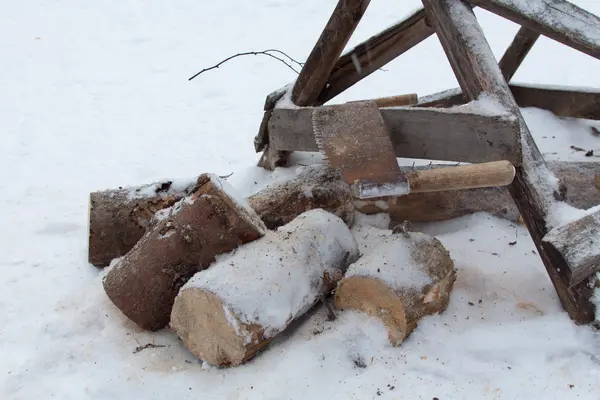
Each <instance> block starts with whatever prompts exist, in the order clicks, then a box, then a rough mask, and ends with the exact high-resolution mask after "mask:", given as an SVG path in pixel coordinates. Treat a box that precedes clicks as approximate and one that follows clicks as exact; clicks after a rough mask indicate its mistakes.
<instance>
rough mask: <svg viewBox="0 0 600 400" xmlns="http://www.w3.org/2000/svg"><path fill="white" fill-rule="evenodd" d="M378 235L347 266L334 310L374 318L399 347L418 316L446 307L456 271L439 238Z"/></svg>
mask: <svg viewBox="0 0 600 400" xmlns="http://www.w3.org/2000/svg"><path fill="white" fill-rule="evenodd" d="M367 228H368V227H367ZM377 231H378V232H375V233H374V234H373V235H372V236H374V237H377V238H378V242H379V243H378V244H377V245H375V246H374V247H373V248H372V249H371V250H370V251H368V252H366V253H365V254H364V255H363V256H362V257H361V258H360V259H359V260H358V261H356V262H355V263H353V264H352V265H350V267H349V268H348V271H347V272H346V275H345V277H344V278H343V279H342V280H341V281H340V283H339V284H338V288H337V289H336V292H335V306H336V308H339V309H343V310H347V309H350V310H358V311H361V312H364V313H366V314H368V315H370V316H373V317H376V318H378V319H379V320H381V321H382V322H383V324H384V325H385V326H386V328H387V331H388V338H389V341H390V343H391V344H392V345H393V346H398V345H399V344H400V343H402V342H403V341H404V340H405V339H406V338H407V337H408V336H409V335H410V333H411V332H412V331H413V330H414V329H415V328H416V326H417V324H418V322H419V320H420V319H421V318H423V317H424V316H426V315H431V314H436V313H441V312H443V311H444V310H445V309H446V308H447V306H448V302H449V299H450V292H451V290H452V288H453V286H454V281H455V279H456V271H455V269H454V262H453V261H452V258H451V257H450V253H449V252H448V251H447V250H446V249H445V248H444V246H443V245H442V244H441V242H440V241H439V240H438V239H436V238H434V237H431V236H427V235H424V234H421V233H414V232H403V233H397V234H392V235H390V236H388V237H385V238H381V236H382V235H381V234H380V233H379V232H381V231H379V230H377ZM358 236H362V235H358Z"/></svg>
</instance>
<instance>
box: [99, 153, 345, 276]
mask: <svg viewBox="0 0 600 400" xmlns="http://www.w3.org/2000/svg"><path fill="white" fill-rule="evenodd" d="M195 183H196V180H191V181H190V182H187V183H173V182H170V181H166V182H156V183H152V184H149V185H143V186H139V187H133V188H126V189H118V190H104V191H99V192H94V193H92V194H91V195H90V214H89V237H90V245H89V250H88V251H89V253H88V258H89V262H90V263H91V264H93V265H95V266H96V267H100V268H103V267H106V266H107V265H109V264H110V262H111V261H112V260H113V259H115V258H118V257H121V256H124V255H125V254H126V253H127V252H128V251H129V250H131V249H132V248H133V246H134V245H135V244H136V243H137V241H138V240H140V238H141V237H142V236H143V235H144V232H145V231H146V229H147V228H148V226H149V225H151V223H152V215H153V214H154V213H156V212H157V211H160V210H161V209H166V208H167V207H170V206H172V205H173V204H174V203H175V202H177V201H179V200H181V199H182V198H183V197H184V196H186V195H187V194H189V191H190V190H191V189H193V188H194V186H195ZM247 201H248V203H249V204H250V207H252V208H253V209H254V210H255V211H256V212H257V213H258V215H259V216H260V218H261V219H262V220H263V222H264V223H265V225H266V226H267V227H268V228H269V229H275V228H277V227H278V226H281V225H284V224H286V223H288V222H290V221H291V220H293V219H294V218H295V217H297V216H298V215H300V214H302V213H303V212H305V211H308V210H312V209H315V208H323V209H324V210H327V211H329V212H331V213H333V214H335V215H337V216H338V217H340V218H342V219H343V220H344V221H345V222H346V223H347V224H348V226H351V225H352V221H353V217H354V206H353V204H352V195H351V193H350V188H349V187H348V185H347V184H346V183H344V182H343V181H342V177H341V175H340V173H339V172H338V171H337V170H335V169H332V168H328V167H325V166H323V165H318V164H315V165H311V166H307V167H303V168H301V169H299V173H298V175H297V176H296V177H294V178H293V179H289V180H282V181H276V182H274V183H272V184H270V185H269V186H267V187H266V188H264V189H263V190H261V191H260V192H258V193H256V194H253V195H252V196H250V197H248V199H247ZM165 211H166V212H168V210H165ZM160 214H162V212H161V213H159V217H160Z"/></svg>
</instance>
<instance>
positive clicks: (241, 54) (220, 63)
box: [188, 49, 302, 81]
mask: <svg viewBox="0 0 600 400" xmlns="http://www.w3.org/2000/svg"><path fill="white" fill-rule="evenodd" d="M269 52H277V53H280V54H283V55H284V56H286V57H287V58H289V59H290V60H291V61H292V62H295V63H296V64H298V65H300V66H302V64H301V63H299V62H298V61H296V60H294V59H293V58H292V57H290V56H288V55H287V54H285V53H284V52H283V51H281V50H275V49H269V50H263V51H247V52H244V53H238V54H234V55H232V56H230V57H227V58H226V59H224V60H222V61H220V62H219V63H217V64H215V65H213V66H212V67H208V68H204V69H203V70H202V71H200V72H198V73H197V74H195V75H194V76H192V77H191V78H189V79H188V80H190V81H191V80H192V79H194V78H195V77H197V76H198V75H200V74H202V73H204V72H207V71H210V70H212V69H217V68H219V67H220V66H221V65H223V64H224V63H226V62H227V61H229V60H232V59H234V58H236V57H241V56H258V55H264V56H269V57H271V58H274V59H275V60H278V61H281V62H282V63H284V64H285V65H287V66H288V68H289V69H291V70H292V71H294V72H295V73H297V74H299V72H298V71H296V70H295V69H294V67H292V65H291V64H289V63H288V62H287V61H285V60H284V59H283V58H279V57H277V56H275V55H273V54H271V53H269Z"/></svg>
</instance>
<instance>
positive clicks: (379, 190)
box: [351, 180, 410, 199]
mask: <svg viewBox="0 0 600 400" xmlns="http://www.w3.org/2000/svg"><path fill="white" fill-rule="evenodd" d="M351 189H352V193H353V194H354V196H355V197H358V198H359V199H371V198H377V197H387V196H404V195H407V194H408V193H409V192H410V184H409V182H408V181H401V180H398V181H396V182H382V183H374V182H364V181H362V182H361V181H359V182H358V183H355V184H352V185H351Z"/></svg>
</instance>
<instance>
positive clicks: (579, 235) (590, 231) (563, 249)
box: [544, 207, 600, 286]
mask: <svg viewBox="0 0 600 400" xmlns="http://www.w3.org/2000/svg"><path fill="white" fill-rule="evenodd" d="M597 208H598V210H597V211H596V212H590V213H587V215H585V216H583V217H581V218H579V219H577V220H575V221H572V222H570V223H568V224H565V225H562V226H559V227H556V228H554V229H553V230H551V231H550V232H548V234H547V235H546V236H545V237H544V243H545V244H547V245H548V246H550V247H551V248H552V249H553V250H554V251H556V252H558V253H559V254H560V255H561V256H562V257H563V258H564V259H565V261H566V264H567V269H566V270H565V271H560V272H562V273H563V274H564V275H566V279H567V280H568V282H569V283H570V285H571V286H573V285H577V284H579V283H581V282H582V281H584V280H587V278H589V277H590V276H592V274H594V273H595V272H597V271H598V270H600V207H597Z"/></svg>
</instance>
